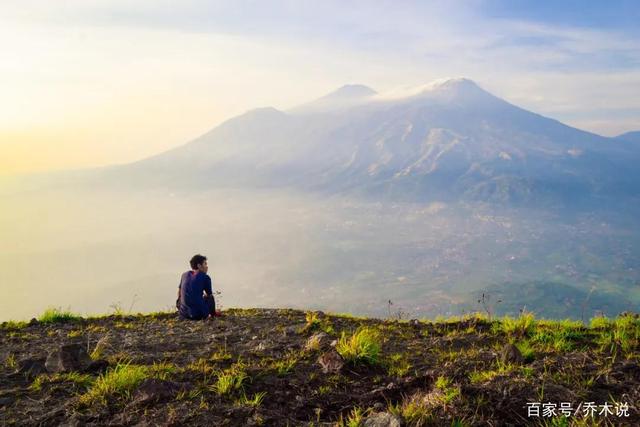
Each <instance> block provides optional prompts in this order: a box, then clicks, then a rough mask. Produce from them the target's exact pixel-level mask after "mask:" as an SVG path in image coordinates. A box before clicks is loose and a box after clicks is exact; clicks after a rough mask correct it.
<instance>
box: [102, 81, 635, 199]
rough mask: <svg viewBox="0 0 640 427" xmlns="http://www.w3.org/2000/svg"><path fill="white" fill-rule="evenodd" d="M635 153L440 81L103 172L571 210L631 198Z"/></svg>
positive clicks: (242, 123) (234, 124)
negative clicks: (559, 206)
mask: <svg viewBox="0 0 640 427" xmlns="http://www.w3.org/2000/svg"><path fill="white" fill-rule="evenodd" d="M638 154H639V153H638V150H634V149H633V147H628V146H627V145H625V144H622V143H620V142H619V141H617V140H614V139H609V138H604V137H601V136H598V135H595V134H591V133H588V132H584V131H581V130H578V129H575V128H571V127H569V126H566V125H564V124H562V123H560V122H558V121H556V120H552V119H548V118H545V117H543V116H540V115H538V114H535V113H531V112H529V111H526V110H523V109H521V108H518V107H516V106H514V105H511V104H509V103H507V102H506V101H503V100H501V99H499V98H497V97H494V96H493V95H491V94H489V93H488V92H486V91H484V90H482V89H481V88H480V87H478V86H477V85H476V84H475V83H473V82H472V81H470V80H467V79H449V80H445V81H441V82H436V83H434V84H431V85H429V86H427V87H425V88H422V89H421V90H418V91H417V92H416V93H413V94H409V95H401V96H396V97H393V96H388V95H386V96H385V95H378V94H376V93H375V92H374V91H373V90H371V89H369V88H367V87H364V86H357V85H352V86H345V87H343V88H341V89H339V90H338V91H336V92H334V93H332V94H329V95H327V96H326V97H323V98H321V99H319V100H317V101H314V102H311V103H309V104H305V105H303V106H301V107H298V108H294V109H292V110H290V111H288V112H282V111H278V110H275V109H273V108H263V109H258V110H253V111H250V112H248V113H246V114H244V115H242V116H239V117H236V118H234V119H232V120H229V121H227V122H225V123H224V124H222V125H220V126H218V127H216V128H215V129H213V130H212V131H210V132H208V133H207V134H205V135H203V136H201V137H200V138H198V139H196V140H195V141H193V142H191V143H189V144H186V145H184V146H182V147H179V148H176V149H174V150H171V151H169V152H166V153H163V154H160V155H158V156H155V157H152V158H150V159H146V160H143V161H141V162H137V163H133V164H131V165H127V166H124V167H118V168H115V169H113V170H112V171H111V172H110V173H112V174H114V175H121V174H127V176H129V177H131V179H133V181H134V182H135V181H138V182H140V183H146V184H149V183H152V184H155V185H160V184H161V185H186V186H191V187H199V186H207V187H210V186H214V187H215V186H256V185H257V186H295V187H298V188H303V189H310V188H312V189H317V190H323V191H329V192H337V191H344V190H350V191H357V192H360V193H366V194H375V195H391V196H397V197H403V198H409V199H415V200H423V199H428V198H446V199H448V200H480V201H489V202H497V203H533V202H535V203H538V204H539V203H545V204H557V203H561V204H567V205H569V204H571V203H574V204H575V203H576V202H577V201H579V200H588V201H590V202H597V201H598V198H600V197H605V196H606V197H607V198H610V197H611V196H612V195H619V196H622V197H635V196H637V195H638V194H639V185H638V183H639V182H640V175H639V172H638V171H637V168H635V167H634V165H635V162H637V161H638V160H639V159H640V156H639V155H638Z"/></svg>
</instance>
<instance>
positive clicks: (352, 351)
mask: <svg viewBox="0 0 640 427" xmlns="http://www.w3.org/2000/svg"><path fill="white" fill-rule="evenodd" d="M381 347H382V344H381V338H380V333H379V332H378V331H377V330H376V329H373V328H368V327H363V328H359V329H358V330H357V331H356V332H355V333H354V334H353V335H351V336H350V337H347V336H346V334H345V333H344V332H343V333H342V337H341V338H340V340H339V341H338V345H337V346H336V350H337V351H338V353H340V355H341V356H342V357H343V358H344V360H345V361H346V362H349V363H353V364H368V365H377V364H379V363H380V352H381Z"/></svg>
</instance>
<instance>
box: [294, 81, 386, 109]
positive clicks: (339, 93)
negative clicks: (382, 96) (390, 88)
mask: <svg viewBox="0 0 640 427" xmlns="http://www.w3.org/2000/svg"><path fill="white" fill-rule="evenodd" d="M376 94H377V92H376V91H375V90H373V89H371V88H370V87H368V86H365V85H361V84H347V85H344V86H341V87H339V88H338V89H336V90H334V91H333V92H330V93H329V94H327V95H325V96H323V97H321V98H318V99H316V100H315V101H312V102H310V103H308V104H304V105H302V106H299V107H296V108H294V109H293V110H292V111H294V112H301V113H310V112H322V111H328V110H332V109H335V108H348V107H351V106H354V105H357V104H359V103H361V102H362V101H365V100H367V99H368V98H370V97H373V96H374V95H376Z"/></svg>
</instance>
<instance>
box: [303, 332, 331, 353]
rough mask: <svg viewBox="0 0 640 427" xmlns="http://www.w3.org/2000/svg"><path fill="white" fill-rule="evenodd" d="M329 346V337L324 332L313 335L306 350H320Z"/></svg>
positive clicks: (306, 344)
mask: <svg viewBox="0 0 640 427" xmlns="http://www.w3.org/2000/svg"><path fill="white" fill-rule="evenodd" d="M328 346H329V335H327V334H326V333H324V332H316V333H315V334H313V335H311V336H310V337H309V339H308V340H307V342H306V343H305V345H304V348H305V350H307V351H309V350H318V349H323V348H326V347H328Z"/></svg>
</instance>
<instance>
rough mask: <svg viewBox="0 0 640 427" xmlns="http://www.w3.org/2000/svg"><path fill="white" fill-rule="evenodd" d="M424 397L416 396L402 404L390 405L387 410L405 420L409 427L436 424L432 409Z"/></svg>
mask: <svg viewBox="0 0 640 427" xmlns="http://www.w3.org/2000/svg"><path fill="white" fill-rule="evenodd" d="M427 402H428V400H426V399H425V398H424V396H423V395H420V394H418V395H414V396H412V397H411V398H410V399H405V400H404V401H402V403H396V404H389V406H388V408H387V410H388V411H389V412H390V413H392V414H393V415H395V416H397V417H400V418H403V419H404V420H405V422H406V423H407V425H410V426H422V425H429V424H432V423H434V422H435V417H434V415H433V413H432V409H431V407H430V406H429V404H428V403H427Z"/></svg>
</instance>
